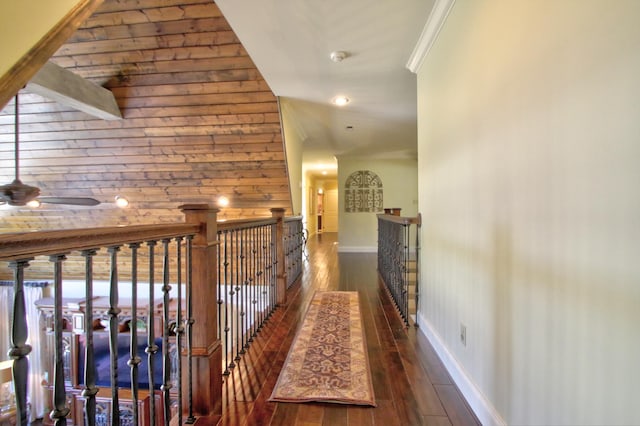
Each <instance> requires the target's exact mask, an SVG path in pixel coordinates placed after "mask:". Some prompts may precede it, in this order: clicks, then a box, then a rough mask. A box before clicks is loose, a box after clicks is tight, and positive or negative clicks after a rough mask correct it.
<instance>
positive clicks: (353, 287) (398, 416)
mask: <svg viewBox="0 0 640 426" xmlns="http://www.w3.org/2000/svg"><path fill="white" fill-rule="evenodd" d="M336 242H337V234H330V233H325V234H321V235H317V236H314V237H312V238H311V239H310V241H309V243H308V246H307V250H308V253H309V259H308V260H306V261H305V264H304V270H303V276H302V278H301V280H299V282H298V283H296V284H295V285H294V286H293V287H292V288H291V289H290V290H289V293H288V294H287V304H286V306H280V307H279V308H278V309H277V310H276V312H275V313H274V314H273V315H272V317H271V318H270V319H269V321H268V322H267V324H266V325H265V326H264V327H263V328H262V329H261V330H260V332H259V333H258V334H257V335H256V337H255V338H254V339H253V342H252V344H251V346H250V347H249V349H248V350H247V353H246V354H245V355H244V357H243V359H242V360H241V361H239V362H238V363H237V366H236V367H235V368H234V369H233V371H232V372H231V374H230V376H228V377H226V378H225V383H224V386H225V390H224V400H223V415H222V420H221V422H220V424H221V425H238V426H245V425H246V426H253V425H293V426H320V425H326V426H342V425H344V426H369V425H381V426H410V425H434V426H445V425H453V426H455V425H476V426H477V425H479V422H478V421H477V419H476V418H475V416H474V415H473V413H472V412H471V410H470V409H469V407H468V405H467V403H466V402H465V401H464V399H463V398H462V397H461V394H460V393H459V391H458V390H457V388H456V387H455V385H453V384H452V382H451V379H450V377H449V375H448V373H447V372H446V370H445V369H444V366H443V364H442V362H441V361H440V360H439V358H438V357H437V354H436V353H435V351H434V350H433V348H432V347H431V345H430V344H429V342H428V341H427V340H426V339H425V338H424V336H422V333H420V332H419V331H417V330H416V329H415V328H413V327H411V328H406V327H405V326H404V323H403V321H402V319H401V318H400V317H399V315H398V312H397V310H396V309H395V306H394V305H393V303H392V302H391V300H390V298H389V296H388V294H387V292H386V290H385V289H384V288H383V287H382V286H381V285H380V283H379V278H378V273H377V271H376V265H377V261H376V255H375V254H374V253H338V251H337V244H336ZM316 290H348V291H358V293H359V296H360V310H361V313H362V318H363V330H364V335H365V341H366V344H367V353H368V356H369V363H370V368H371V375H372V380H373V387H374V392H375V397H376V404H377V406H376V407H359V406H353V405H343V404H328V403H305V404H296V403H280V402H278V403H276V402H269V397H270V396H271V392H272V391H273V388H274V386H275V384H276V381H277V380H278V375H279V374H280V370H281V369H282V366H283V365H284V362H285V359H286V357H287V354H288V351H289V348H290V347H291V344H292V342H293V339H294V337H295V334H296V332H297V330H298V327H299V326H300V324H301V322H302V319H303V317H304V314H305V312H306V310H307V307H308V305H309V302H310V300H311V298H312V297H313V294H314V292H315V291H316Z"/></svg>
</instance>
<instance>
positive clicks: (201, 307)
mask: <svg viewBox="0 0 640 426" xmlns="http://www.w3.org/2000/svg"><path fill="white" fill-rule="evenodd" d="M182 211H183V212H184V214H185V223H182V224H174V225H159V226H155V225H153V226H151V225H150V226H130V227H116V228H96V229H82V230H62V231H43V232H33V233H24V234H10V235H1V236H0V262H2V261H6V262H7V266H8V267H9V268H10V269H11V270H12V272H13V283H14V301H13V310H12V311H13V317H12V319H11V330H10V333H11V342H10V353H9V354H10V357H11V358H12V359H13V378H14V388H15V399H16V408H17V414H16V417H17V423H18V424H27V421H28V413H27V407H28V405H27V376H28V374H29V363H30V362H33V361H29V358H30V356H29V355H30V352H31V348H30V346H29V345H27V338H28V335H29V332H30V330H28V329H27V320H26V306H25V297H24V291H23V290H24V282H25V271H26V270H28V269H27V268H28V267H29V265H30V263H31V262H34V261H35V260H36V259H38V258H41V257H43V256H44V257H48V261H49V262H51V263H52V265H53V274H52V280H53V283H54V290H53V293H54V301H53V315H52V317H53V327H52V329H53V330H52V334H53V342H54V345H53V346H54V348H55V350H54V351H53V352H54V353H53V357H54V364H55V367H54V371H53V380H52V382H53V389H52V410H51V413H50V417H51V419H52V420H53V421H54V422H55V424H56V425H59V424H66V420H67V418H68V417H74V416H76V413H72V412H70V410H71V407H69V406H68V397H69V395H68V390H69V389H68V388H65V377H64V366H63V353H62V352H63V349H62V345H63V335H62V334H63V330H65V327H66V326H67V324H66V322H65V321H66V320H65V319H64V318H63V310H65V312H67V311H68V309H69V306H70V304H69V303H68V302H65V280H66V279H67V277H66V276H65V264H66V262H67V259H68V256H70V255H71V256H76V257H81V258H82V259H83V260H84V265H85V267H84V269H85V270H84V274H83V281H84V293H85V294H84V296H83V299H82V301H78V300H77V299H76V300H74V302H73V304H74V305H76V304H77V305H82V306H81V308H80V309H81V311H82V313H83V321H82V323H81V324H76V323H74V324H73V327H74V331H77V332H79V333H82V337H83V342H85V344H84V349H83V351H84V353H83V359H84V364H85V368H84V372H83V375H84V377H83V378H82V380H81V381H82V388H81V389H80V390H79V391H78V399H77V400H76V401H77V402H78V403H82V404H84V407H83V412H82V416H83V417H84V420H82V419H77V418H76V419H75V420H76V421H78V422H79V423H83V422H85V421H86V423H85V424H89V425H94V424H96V416H97V414H96V409H97V408H99V407H98V404H99V403H98V402H97V399H96V395H97V394H98V386H97V385H96V371H95V364H94V361H95V354H94V347H93V346H94V345H93V343H94V327H95V320H99V319H103V317H105V318H107V319H108V327H107V328H108V332H109V353H110V355H109V356H110V361H109V364H110V381H111V395H110V397H111V401H110V404H109V406H110V413H109V414H108V415H107V416H106V418H108V419H109V421H110V423H111V424H114V425H118V424H120V421H121V418H122V416H123V410H122V406H121V404H120V401H119V395H120V393H121V391H122V389H120V388H119V387H118V366H117V358H118V350H117V347H118V333H119V326H120V325H121V324H122V319H123V318H122V315H121V312H122V309H121V306H120V305H119V301H120V297H119V287H122V284H123V282H122V280H121V279H120V278H119V277H120V275H121V274H120V273H121V269H122V265H126V268H127V269H128V271H127V272H126V273H125V274H122V275H125V276H126V277H127V282H126V285H125V288H127V289H128V290H129V291H130V292H131V293H130V295H127V296H129V297H130V298H131V302H130V305H127V306H126V310H127V320H128V324H129V325H130V327H129V329H128V333H129V334H128V337H129V338H130V340H129V347H128V350H129V359H128V362H127V364H128V365H129V368H130V383H131V389H130V397H129V396H127V397H128V398H130V399H131V401H130V403H131V404H130V405H131V413H130V416H129V417H128V418H126V419H122V420H123V421H124V422H126V423H131V424H135V425H140V424H143V422H142V418H144V419H146V420H145V421H147V422H148V423H147V424H151V425H156V424H162V423H164V424H167V425H168V424H169V422H170V421H172V419H177V421H178V424H183V423H194V422H196V420H197V419H198V418H199V417H207V418H209V419H211V418H215V416H217V415H219V414H220V411H221V396H222V373H223V371H222V369H221V368H220V367H221V366H222V365H223V362H222V359H223V353H226V352H227V349H228V346H225V348H224V350H223V345H222V344H221V341H220V336H221V333H222V331H225V330H226V328H227V327H231V326H230V324H229V323H226V322H225V323H223V322H222V318H223V316H219V315H218V314H219V311H220V313H221V314H222V313H223V312H228V310H235V311H236V312H239V313H240V314H241V315H240V316H239V317H238V318H236V319H235V321H236V322H235V327H236V329H235V331H234V332H233V333H231V335H232V336H233V337H234V339H237V340H236V341H235V343H234V345H232V346H233V349H232V351H236V353H235V354H234V356H239V355H240V351H242V350H244V349H246V346H247V345H248V343H249V341H250V339H251V337H252V335H253V334H254V333H256V332H257V331H258V330H259V328H260V326H261V323H260V322H256V321H254V319H255V318H257V317H260V319H261V321H264V320H266V318H268V315H269V314H270V312H271V311H272V310H273V309H274V308H275V306H276V305H278V304H283V303H286V292H285V290H286V285H285V283H286V282H287V276H288V274H287V271H286V270H285V263H287V264H289V263H290V264H295V260H293V259H289V260H286V261H285V252H288V251H287V250H285V248H284V247H285V245H284V241H285V229H288V228H289V227H285V226H284V222H285V221H284V211H283V210H282V209H274V210H273V217H272V218H269V219H266V220H257V221H234V222H220V223H217V221H216V214H217V210H216V209H211V208H209V207H208V206H207V205H187V206H183V207H182ZM287 220H288V221H291V222H292V223H296V222H299V221H300V220H299V219H298V218H295V219H291V220H290V219H287ZM287 238H290V239H293V238H296V237H295V236H291V235H289V234H287ZM158 246H160V247H158ZM158 248H161V249H160V250H158ZM100 251H102V252H103V253H104V254H106V258H107V259H108V260H107V261H106V264H105V265H103V263H102V262H100V265H99V266H106V267H107V268H108V273H109V280H108V282H109V296H108V306H103V307H102V308H98V307H96V306H94V305H93V304H94V301H95V300H97V299H96V298H95V297H94V278H93V277H94V275H95V272H96V271H94V268H95V267H96V264H95V262H94V259H95V258H96V255H97V254H98V253H99V252H100ZM289 251H290V252H291V253H292V254H291V256H298V255H299V257H301V256H302V254H301V253H297V252H295V250H293V251H292V250H289ZM123 253H126V259H125V260H126V261H124V262H123V261H122V259H120V258H119V256H121V255H122V254H123ZM219 254H220V256H219ZM141 263H146V266H145V265H141ZM1 267H2V266H1V264H0V268H1ZM96 269H97V268H96ZM139 276H144V278H145V280H144V282H142V281H141V280H140V279H139ZM219 277H220V279H219ZM232 277H233V278H234V279H231V278H232ZM156 284H158V285H161V287H160V290H159V292H160V293H161V294H160V295H161V297H159V298H158V297H156V294H155V291H156ZM143 293H144V294H143ZM140 295H143V296H147V298H148V301H149V305H148V306H147V307H144V309H142V308H141V307H140V306H138V300H139V298H140ZM222 295H224V297H223V296H222ZM227 296H229V297H228V298H227ZM159 299H161V300H160V301H159V302H158V303H156V301H158V300H159ZM221 301H222V303H221ZM239 302H240V306H241V308H240V309H238V306H239ZM156 307H157V308H158V309H156ZM249 307H251V308H252V309H253V308H255V309H253V310H251V311H249V310H248V309H247V308H249ZM100 309H102V310H100ZM156 311H157V315H158V316H159V318H156ZM96 312H99V313H100V314H98V315H97V316H96V314H95V313H96ZM141 312H142V314H141ZM74 318H75V317H74ZM141 320H144V321H145V325H144V327H142V329H144V332H145V333H146V339H147V342H146V348H145V352H146V357H147V360H146V361H147V369H148V372H149V377H148V381H149V386H148V387H149V393H151V397H150V398H148V399H147V401H146V403H145V404H140V403H139V402H140V401H139V398H138V395H139V393H140V389H139V387H138V381H139V368H140V364H141V362H142V360H141V357H140V355H139V354H138V352H137V351H136V348H137V347H138V338H139V337H140V336H139V334H138V329H139V328H140V327H139V326H138V324H139V323H140V321H141ZM105 322H106V320H105ZM219 328H220V332H219ZM76 329H77V330H76ZM155 330H159V333H158V334H161V336H156V335H155ZM32 332H33V330H32ZM225 333H226V331H225ZM173 336H175V337H173ZM227 337H229V336H228V335H226V337H225V339H226V338H227ZM170 339H171V340H170ZM159 344H161V347H162V358H161V363H162V366H161V369H162V383H160V384H158V383H154V380H155V377H154V371H155V370H157V369H158V367H160V366H155V365H154V360H155V359H156V358H157V356H154V355H156V354H157V353H158V352H159V350H160V349H159V347H158V346H159ZM171 347H174V348H177V351H178V352H177V353H178V354H180V355H179V356H177V360H176V359H173V360H172V359H170V354H169V351H170V348H171ZM238 348H239V349H238ZM232 353H233V352H232ZM224 356H226V355H224ZM174 358H175V356H174ZM156 361H157V360H156ZM176 362H177V371H174V370H175V369H174V368H173V366H172V363H176ZM225 365H226V364H225ZM227 367H228V366H226V367H225V368H227ZM172 372H173V374H172ZM196 372H197V374H196ZM154 385H160V386H159V390H158V391H154V388H155V387H157V386H154ZM67 386H68V384H67ZM80 391H81V393H80ZM156 393H158V394H159V398H158V401H156V396H155V394H156ZM127 395H129V394H127ZM98 396H104V395H98ZM156 404H159V407H157V406H156ZM139 407H144V408H143V409H144V410H145V412H144V413H141V412H139ZM183 417H184V419H183Z"/></svg>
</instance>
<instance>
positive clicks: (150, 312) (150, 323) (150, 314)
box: [145, 241, 158, 425]
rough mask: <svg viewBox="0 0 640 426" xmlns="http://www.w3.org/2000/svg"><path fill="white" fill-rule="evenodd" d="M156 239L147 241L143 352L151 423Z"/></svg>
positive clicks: (153, 416) (153, 421)
mask: <svg viewBox="0 0 640 426" xmlns="http://www.w3.org/2000/svg"><path fill="white" fill-rule="evenodd" d="M156 244H157V242H156V241H148V242H147V246H148V247H149V307H148V309H147V347H146V349H145V352H146V353H147V369H148V370H149V371H148V373H149V392H150V394H151V398H149V418H150V419H151V424H152V425H155V424H156V397H155V383H154V378H153V372H154V369H155V365H154V364H155V362H154V355H155V354H156V353H157V352H158V346H157V345H156V336H155V331H154V327H155V246H156Z"/></svg>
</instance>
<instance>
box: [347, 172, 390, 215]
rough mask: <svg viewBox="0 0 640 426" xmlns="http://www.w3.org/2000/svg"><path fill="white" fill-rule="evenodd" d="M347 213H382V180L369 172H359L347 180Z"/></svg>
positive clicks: (352, 174)
mask: <svg viewBox="0 0 640 426" xmlns="http://www.w3.org/2000/svg"><path fill="white" fill-rule="evenodd" d="M344 206H345V207H344V209H345V211H346V212H347V213H359V212H381V211H382V210H383V208H382V180H380V178H379V177H378V175H377V174H375V173H373V172H371V171H369V170H358V171H357V172H353V173H351V174H350V175H349V177H348V178H347V181H346V183H345V190H344Z"/></svg>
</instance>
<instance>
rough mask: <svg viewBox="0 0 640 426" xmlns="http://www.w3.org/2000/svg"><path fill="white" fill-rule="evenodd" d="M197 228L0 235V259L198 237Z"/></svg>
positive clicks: (142, 227)
mask: <svg viewBox="0 0 640 426" xmlns="http://www.w3.org/2000/svg"><path fill="white" fill-rule="evenodd" d="M200 229H201V226H200V225H196V224H190V223H180V224H173V225H171V224H170V225H137V226H127V227H103V228H83V229H68V230H55V231H38V232H23V233H15V234H5V235H0V260H18V259H23V258H24V257H25V256H27V257H33V256H48V255H53V254H57V253H65V252H68V251H79V250H87V249H91V248H95V247H107V246H110V245H122V244H129V243H133V242H136V241H141V240H147V241H148V240H161V239H164V238H175V237H178V236H181V235H187V234H197V233H198V232H200Z"/></svg>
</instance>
